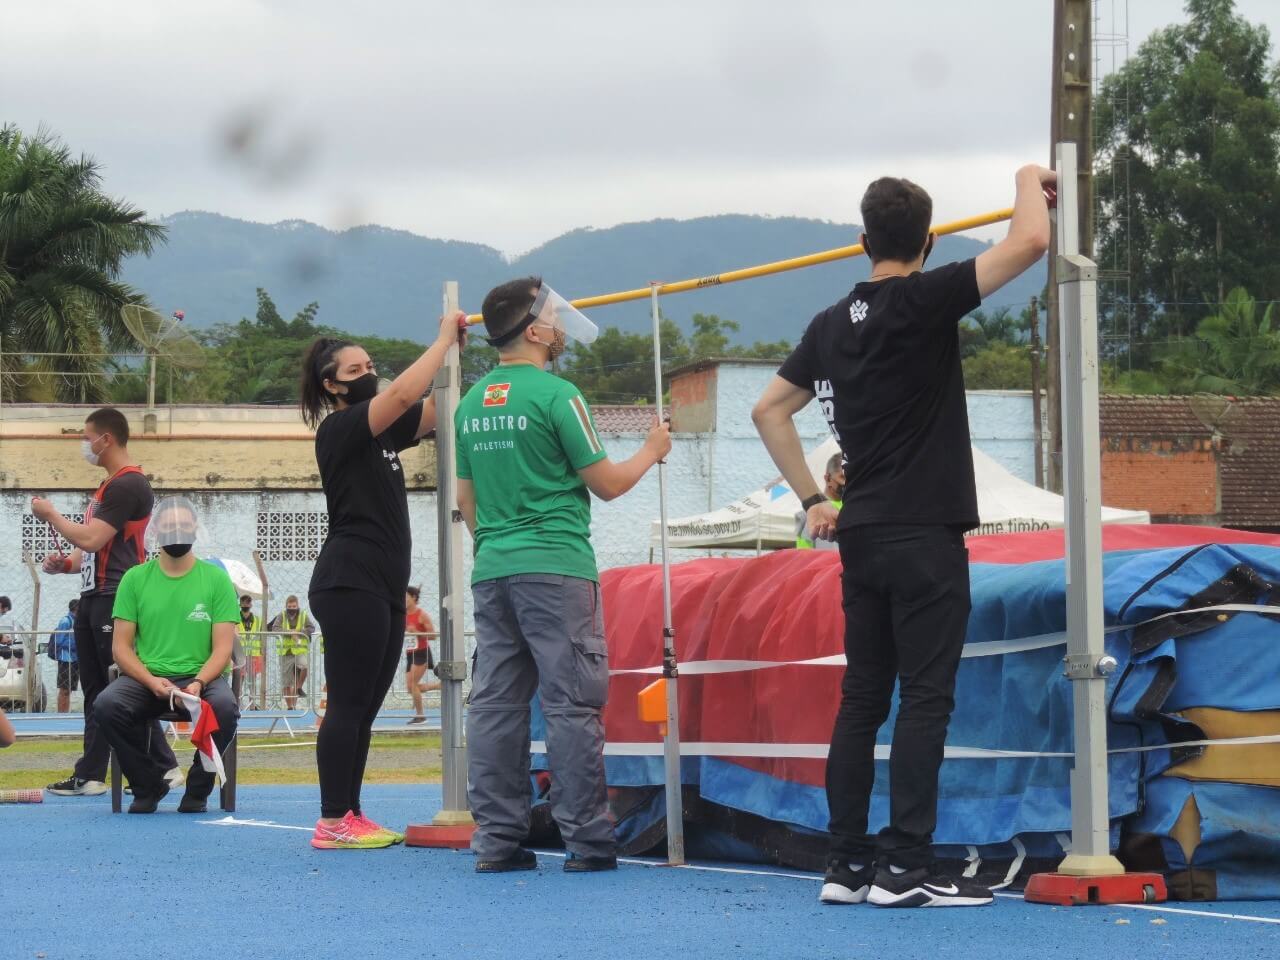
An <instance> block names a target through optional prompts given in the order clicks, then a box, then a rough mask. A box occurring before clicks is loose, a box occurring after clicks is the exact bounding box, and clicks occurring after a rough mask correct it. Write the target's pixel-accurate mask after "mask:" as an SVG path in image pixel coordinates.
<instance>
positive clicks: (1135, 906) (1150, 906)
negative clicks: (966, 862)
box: [996, 893, 1280, 923]
mask: <svg viewBox="0 0 1280 960" xmlns="http://www.w3.org/2000/svg"><path fill="white" fill-rule="evenodd" d="M996 896H997V897H1004V898H1005V899H1006V900H1021V899H1022V894H1020V893H997V894H996ZM1101 906H1104V907H1114V908H1116V909H1120V910H1150V911H1152V912H1154V913H1176V914H1182V915H1184V916H1188V917H1210V918H1213V919H1217V920H1245V921H1248V922H1250V923H1280V917H1254V916H1251V915H1249V914H1246V913H1218V912H1216V911H1213V910H1191V909H1188V908H1187V907H1162V906H1159V905H1157V904H1154V903H1105V904H1101ZM1085 909H1087V908H1085Z"/></svg>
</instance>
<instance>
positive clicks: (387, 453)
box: [382, 450, 400, 470]
mask: <svg viewBox="0 0 1280 960" xmlns="http://www.w3.org/2000/svg"><path fill="white" fill-rule="evenodd" d="M382 455H383V457H385V458H386V460H387V463H388V464H390V465H391V469H392V470H399V469H400V457H399V455H398V454H397V453H396V452H395V451H394V450H383V451H382Z"/></svg>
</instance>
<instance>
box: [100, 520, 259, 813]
mask: <svg viewBox="0 0 1280 960" xmlns="http://www.w3.org/2000/svg"><path fill="white" fill-rule="evenodd" d="M151 529H152V532H153V534H154V536H155V539H156V543H157V544H158V546H159V547H160V553H159V555H158V556H156V557H154V558H153V559H151V560H148V561H147V562H146V563H142V564H139V565H138V566H136V567H133V568H132V569H130V570H129V571H127V572H126V573H125V575H124V577H123V579H121V581H120V586H119V587H118V588H117V590H116V599H115V607H114V609H113V611H112V613H113V616H114V618H115V636H114V640H113V642H112V653H113V655H114V657H115V662H116V665H117V666H118V667H119V668H120V676H119V677H118V678H116V679H115V680H114V681H112V683H111V685H110V686H108V687H107V689H106V690H104V691H103V692H102V693H101V695H99V697H98V702H97V708H96V709H97V711H98V723H99V725H100V727H101V729H102V730H103V732H104V733H105V735H106V738H107V741H108V742H109V743H110V744H111V746H112V747H114V748H115V751H116V756H117V757H118V758H119V762H120V767H121V769H122V770H123V771H124V774H125V776H126V777H128V778H129V783H130V784H131V785H132V787H133V803H132V804H131V805H130V806H129V812H130V813H154V812H155V809H156V806H157V805H158V804H159V803H160V801H161V800H162V799H163V798H164V796H165V794H167V793H168V792H169V783H168V781H166V780H165V778H164V770H163V769H161V767H160V765H159V764H157V763H156V762H155V760H154V759H152V757H151V756H150V754H149V753H148V752H147V749H146V737H147V727H148V726H149V725H150V724H151V722H152V720H153V719H154V718H156V717H158V716H159V715H160V714H162V713H165V712H166V711H168V710H170V709H171V706H170V701H171V698H172V694H173V692H174V691H175V690H180V691H183V692H185V693H188V694H190V695H192V696H195V697H200V699H201V700H203V701H204V706H205V708H206V709H212V710H213V713H214V716H215V717H216V718H217V720H218V730H217V732H216V733H214V735H213V742H214V745H215V746H216V747H217V748H218V751H219V752H222V751H225V750H226V748H227V745H228V744H230V743H231V739H232V737H234V736H235V731H236V723H237V720H238V719H239V715H240V714H239V711H238V710H237V708H236V699H235V695H234V694H233V693H232V692H231V686H230V685H229V684H228V683H227V681H226V679H225V677H224V674H225V673H226V671H227V669H228V667H229V665H230V663H231V647H232V644H233V643H234V641H235V624H236V621H237V620H238V619H239V616H240V608H239V606H238V605H237V602H236V591H235V587H233V586H232V584H231V578H230V577H228V576H227V572H226V571H225V570H223V569H222V568H221V567H218V566H215V565H214V564H212V563H208V562H206V561H204V560H198V559H196V556H195V554H193V553H192V552H191V545H192V544H193V543H195V539H196V511H195V507H194V506H193V505H192V503H191V501H190V500H187V499H186V498H185V497H166V498H165V499H164V500H161V501H160V503H159V505H158V506H157V507H156V509H155V512H154V513H153V514H152V516H151ZM213 787H214V775H213V774H212V773H210V772H208V771H206V770H205V769H204V766H203V765H202V764H201V762H200V758H199V754H197V755H196V759H195V762H194V763H193V764H192V765H191V772H190V773H189V774H187V790H186V793H185V795H184V796H183V798H182V802H181V803H180V804H179V805H178V812H179V813H203V812H204V811H205V809H206V802H207V800H208V797H209V794H210V793H211V792H212V791H213Z"/></svg>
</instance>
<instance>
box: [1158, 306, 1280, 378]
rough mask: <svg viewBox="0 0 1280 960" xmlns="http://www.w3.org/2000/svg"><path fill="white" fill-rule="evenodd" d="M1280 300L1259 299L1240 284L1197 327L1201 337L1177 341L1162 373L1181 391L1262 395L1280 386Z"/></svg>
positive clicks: (1198, 335) (1163, 361)
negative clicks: (1278, 315) (1279, 314)
mask: <svg viewBox="0 0 1280 960" xmlns="http://www.w3.org/2000/svg"><path fill="white" fill-rule="evenodd" d="M1274 308H1275V304H1274V303H1269V304H1268V305H1267V308H1266V309H1265V310H1263V311H1261V316H1259V310H1258V303H1257V301H1256V300H1254V299H1253V298H1252V297H1250V296H1249V294H1248V293H1247V292H1246V291H1245V290H1243V289H1241V288H1239V287H1237V288H1236V289H1234V290H1232V291H1231V292H1230V293H1229V294H1227V299H1226V300H1225V301H1224V302H1223V303H1222V305H1221V309H1220V310H1219V311H1218V312H1217V313H1216V314H1214V315H1213V316H1210V317H1206V318H1205V319H1203V320H1201V321H1200V324H1199V326H1197V327H1196V333H1195V338H1194V339H1192V338H1184V339H1181V340H1178V341H1175V342H1174V344H1172V346H1171V348H1170V350H1169V352H1168V354H1167V355H1166V356H1165V357H1164V358H1163V360H1162V362H1161V364H1160V366H1161V372H1162V373H1163V374H1164V375H1165V377H1166V378H1167V380H1168V381H1169V382H1170V384H1171V385H1172V386H1173V389H1174V390H1175V392H1179V393H1181V392H1194V393H1215V394H1226V395H1234V396H1244V397H1252V396H1262V395H1265V394H1270V393H1274V392H1276V390H1277V389H1280V329H1278V328H1277V327H1276V325H1275V324H1274V323H1273V322H1272V320H1273V317H1272V314H1273V312H1274Z"/></svg>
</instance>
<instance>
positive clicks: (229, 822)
mask: <svg viewBox="0 0 1280 960" xmlns="http://www.w3.org/2000/svg"><path fill="white" fill-rule="evenodd" d="M196 823H203V824H206V825H208V826H210V827H265V828H267V829H268V830H301V831H302V832H303V833H311V832H312V830H313V828H312V827H295V826H292V825H291V824H287V823H276V822H275V821H274V820H240V819H237V818H236V817H233V816H230V815H228V816H225V817H223V818H222V819H220V820H197V821H196Z"/></svg>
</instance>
